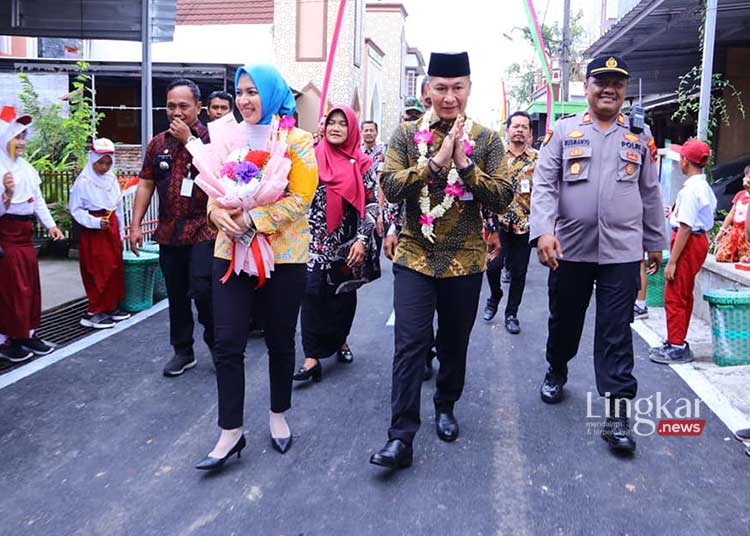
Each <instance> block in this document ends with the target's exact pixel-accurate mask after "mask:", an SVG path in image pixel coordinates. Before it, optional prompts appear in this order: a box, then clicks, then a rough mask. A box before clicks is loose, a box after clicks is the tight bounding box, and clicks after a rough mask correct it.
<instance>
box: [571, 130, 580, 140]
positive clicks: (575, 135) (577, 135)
mask: <svg viewBox="0 0 750 536" xmlns="http://www.w3.org/2000/svg"><path fill="white" fill-rule="evenodd" d="M568 137H569V138H582V137H583V132H582V131H580V130H573V131H571V132H568Z"/></svg>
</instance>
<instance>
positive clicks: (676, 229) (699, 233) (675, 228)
mask: <svg viewBox="0 0 750 536" xmlns="http://www.w3.org/2000/svg"><path fill="white" fill-rule="evenodd" d="M677 231H679V229H678V228H677V227H672V232H674V233H676V232H677ZM705 232H706V231H693V232H691V233H690V234H691V235H693V236H700V235H702V234H704V233H705Z"/></svg>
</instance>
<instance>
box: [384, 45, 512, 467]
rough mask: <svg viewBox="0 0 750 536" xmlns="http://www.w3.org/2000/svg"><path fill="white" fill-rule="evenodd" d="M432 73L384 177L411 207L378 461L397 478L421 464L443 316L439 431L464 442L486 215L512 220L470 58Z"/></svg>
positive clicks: (435, 60)
mask: <svg viewBox="0 0 750 536" xmlns="http://www.w3.org/2000/svg"><path fill="white" fill-rule="evenodd" d="M428 74H429V76H430V97H431V98H432V105H433V113H432V114H431V115H429V116H425V117H426V118H427V119H426V121H422V120H420V121H410V122H406V123H403V124H401V125H400V126H399V127H398V128H397V129H396V132H395V133H394V134H393V137H392V138H391V142H390V144H389V146H388V152H387V153H386V161H385V171H384V172H383V176H382V178H381V182H382V184H383V191H384V193H385V196H386V198H387V199H388V201H391V202H394V203H400V202H402V201H405V202H406V218H405V221H404V226H403V229H402V231H401V234H400V236H399V239H398V248H397V249H396V255H395V258H394V267H393V279H394V296H393V304H394V310H395V314H396V323H395V329H394V335H395V340H394V343H395V344H394V346H395V353H394V356H393V383H392V391H391V411H392V417H391V427H390V429H389V430H388V442H387V443H386V445H385V447H384V448H383V449H381V450H380V451H379V452H376V453H375V454H374V455H373V456H372V457H371V458H370V462H371V463H374V464H376V465H381V466H384V467H389V468H393V469H396V468H403V467H408V466H410V465H411V463H412V442H413V440H414V436H415V434H416V432H417V430H418V429H419V425H420V418H419V413H420V401H421V395H420V392H421V387H422V377H423V373H424V363H425V360H426V357H427V353H428V352H429V350H430V345H431V343H432V323H433V318H434V316H435V312H436V311H437V315H438V335H437V341H436V342H437V353H438V359H439V360H440V371H439V373H438V377H437V384H436V385H437V390H436V392H435V396H434V399H433V400H434V403H435V424H436V431H437V435H438V437H439V438H440V439H442V440H443V441H454V440H455V439H456V438H457V437H458V433H459V429H458V422H457V421H456V418H455V416H454V414H453V407H454V405H455V403H456V402H457V401H458V399H459V398H460V397H461V392H462V390H463V386H464V379H465V372H466V352H467V348H468V345H469V336H470V335H471V330H472V327H473V326H474V320H475V318H476V312H477V306H478V304H479V292H480V290H481V286H482V273H483V272H484V270H485V268H486V262H487V255H486V248H485V243H484V238H483V236H482V213H481V207H482V206H484V207H487V208H489V209H490V210H492V211H494V212H503V211H505V209H506V207H507V206H508V204H509V203H510V201H511V199H512V197H513V189H512V187H511V184H510V180H509V179H508V168H507V163H506V161H505V157H504V149H503V144H502V141H501V140H500V138H499V137H498V135H497V134H496V133H495V132H493V131H491V130H489V129H487V128H484V127H482V126H481V125H479V124H477V123H473V122H472V121H471V120H469V119H467V118H466V117H465V116H464V115H463V114H464V110H465V109H466V103H467V100H468V97H469V94H470V92H471V80H470V77H469V74H470V70H469V57H468V54H466V53H465V52H463V53H459V54H432V56H431V58H430V66H429V70H428ZM415 138H416V139H415Z"/></svg>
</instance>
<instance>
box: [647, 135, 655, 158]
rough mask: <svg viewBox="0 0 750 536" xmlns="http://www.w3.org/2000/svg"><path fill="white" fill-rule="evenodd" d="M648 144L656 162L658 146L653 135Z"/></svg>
mask: <svg viewBox="0 0 750 536" xmlns="http://www.w3.org/2000/svg"><path fill="white" fill-rule="evenodd" d="M646 145H647V146H648V150H649V151H650V152H651V161H652V162H656V157H657V152H656V151H657V148H656V140H654V137H653V136H651V139H650V140H648V143H647V144H646Z"/></svg>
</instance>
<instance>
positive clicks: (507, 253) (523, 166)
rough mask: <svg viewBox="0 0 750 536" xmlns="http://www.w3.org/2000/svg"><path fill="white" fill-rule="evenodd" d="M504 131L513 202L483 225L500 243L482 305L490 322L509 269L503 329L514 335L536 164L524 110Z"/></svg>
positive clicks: (527, 249)
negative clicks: (529, 142) (503, 277)
mask: <svg viewBox="0 0 750 536" xmlns="http://www.w3.org/2000/svg"><path fill="white" fill-rule="evenodd" d="M506 128H507V134H508V144H507V147H508V172H509V174H510V179H511V181H512V183H513V201H512V202H511V204H510V205H509V206H508V210H506V211H505V213H503V214H500V215H496V214H492V215H491V217H490V219H489V224H488V225H487V227H488V230H489V231H490V235H491V236H490V238H489V240H488V241H489V242H490V243H495V244H496V243H497V242H498V241H499V242H500V243H501V244H502V247H501V250H500V251H501V254H500V255H497V256H495V257H494V258H493V259H492V260H491V261H490V262H489V264H488V265H487V282H488V283H489V285H490V292H491V294H490V297H489V298H487V304H486V305H485V307H484V319H485V320H486V321H488V322H489V321H490V320H492V319H493V318H494V317H495V314H497V308H498V306H499V304H500V300H501V299H502V297H503V290H502V287H501V284H502V283H501V272H502V268H503V266H508V267H509V271H510V289H509V290H508V302H507V303H506V305H505V329H506V330H507V331H508V332H509V333H511V334H513V335H516V334H518V333H520V332H521V325H520V322H519V321H518V308H519V307H520V305H521V299H522V298H523V289H524V287H525V286H526V271H527V269H528V267H529V256H530V255H531V246H530V245H529V212H530V210H529V209H530V205H531V187H532V180H531V179H532V178H533V176H534V167H535V166H536V159H537V152H536V151H535V150H534V149H532V148H531V147H529V145H528V139H529V132H531V117H530V116H529V114H527V113H526V112H515V113H513V114H512V115H511V116H510V117H509V118H508V121H507V124H506Z"/></svg>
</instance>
